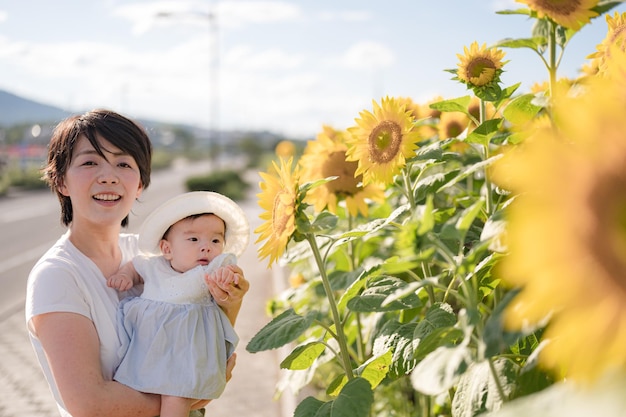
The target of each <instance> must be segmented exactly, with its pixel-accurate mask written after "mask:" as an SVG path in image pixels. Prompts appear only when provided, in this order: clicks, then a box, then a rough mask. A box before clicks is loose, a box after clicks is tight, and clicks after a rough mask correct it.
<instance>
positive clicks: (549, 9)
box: [534, 0, 581, 16]
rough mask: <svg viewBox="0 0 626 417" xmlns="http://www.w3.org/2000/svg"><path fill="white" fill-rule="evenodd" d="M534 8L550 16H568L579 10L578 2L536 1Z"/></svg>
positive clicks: (559, 0)
mask: <svg viewBox="0 0 626 417" xmlns="http://www.w3.org/2000/svg"><path fill="white" fill-rule="evenodd" d="M534 3H535V4H536V7H537V8H539V9H541V10H543V11H544V12H545V13H548V14H552V15H560V16H568V15H570V14H572V13H574V12H576V11H578V10H580V8H581V4H580V0H574V1H572V0H536V1H535V2H534Z"/></svg>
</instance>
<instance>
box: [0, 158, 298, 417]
mask: <svg viewBox="0 0 626 417" xmlns="http://www.w3.org/2000/svg"><path fill="white" fill-rule="evenodd" d="M207 169H208V166H203V164H191V165H190V164H178V165H176V166H175V167H174V168H173V169H171V170H168V171H163V172H155V173H153V175H152V183H151V185H150V187H149V188H148V189H147V190H146V191H145V192H144V194H143V196H142V197H141V199H140V201H138V202H137V203H135V207H134V208H133V210H132V213H131V215H130V219H129V220H130V223H129V228H128V230H129V231H130V232H135V231H137V229H138V227H139V226H140V225H141V223H142V221H143V218H144V217H145V216H146V215H147V214H148V213H150V212H151V211H152V210H153V209H154V208H155V207H156V206H158V205H159V204H161V203H162V202H163V201H165V200H167V199H168V198H170V197H172V196H174V195H176V194H179V193H181V192H184V191H185V189H184V179H185V178H186V177H188V176H189V175H192V174H197V173H200V172H206V170H207ZM256 180H257V179H256V178H255V177H254V178H249V179H248V181H252V182H254V181H256ZM253 190H254V187H253ZM253 193H254V191H253ZM239 203H240V205H241V206H242V208H243V209H244V211H245V212H246V214H247V215H248V219H249V221H250V225H251V229H252V230H254V229H255V228H256V227H258V225H259V222H260V220H259V219H258V215H259V214H260V208H259V207H258V204H257V203H256V199H255V198H254V196H253V194H252V193H251V197H250V198H248V199H247V200H245V201H242V202H239ZM0 226H1V227H2V230H3V233H2V235H0V241H1V242H2V243H1V246H0V285H1V286H2V291H0V417H21V416H24V415H32V416H37V417H55V416H57V415H58V414H57V412H56V407H55V405H54V402H53V401H52V396H51V394H50V392H49V391H48V388H47V386H46V384H45V381H44V380H43V375H42V374H41V371H40V370H39V368H38V364H37V363H36V360H35V356H34V353H33V352H32V348H31V346H30V343H29V341H28V336H27V333H26V328H25V323H24V299H25V287H26V280H27V277H28V272H29V271H30V269H31V268H32V265H33V264H34V262H35V261H36V260H37V259H38V258H39V257H40V256H41V255H42V254H43V253H44V252H45V250H47V249H48V248H49V247H50V246H51V245H52V244H53V243H54V242H55V241H56V239H58V237H59V236H60V235H61V234H62V233H64V231H65V228H64V227H62V226H61V224H60V219H59V203H58V201H57V199H56V196H55V195H54V194H52V193H51V192H49V191H38V192H30V193H22V194H12V195H10V196H8V197H6V198H0ZM253 242H254V235H253V236H252V242H251V245H250V246H249V247H248V249H246V251H245V252H244V254H243V255H242V256H241V257H240V259H239V264H240V265H241V266H242V268H243V269H244V272H246V277H247V278H248V280H249V281H250V283H251V288H250V291H249V292H248V295H246V298H245V300H244V303H243V307H242V310H241V312H240V314H239V318H238V320H237V323H236V325H235V329H236V330H237V333H238V334H239V337H240V344H239V347H238V348H237V354H238V358H237V366H236V368H235V371H234V374H233V378H232V380H231V381H230V382H229V383H228V385H227V386H226V390H225V392H224V394H223V395H222V397H220V399H219V400H216V401H214V402H212V403H211V404H209V406H208V407H207V415H210V416H215V417H221V416H224V417H226V416H242V417H286V416H289V415H292V413H293V409H294V407H295V402H294V398H293V396H292V395H286V394H284V395H283V396H282V397H281V398H280V400H279V401H277V400H275V399H274V398H273V397H274V390H275V387H276V385H277V383H278V381H279V379H280V371H279V365H278V364H279V363H280V360H281V358H280V357H279V356H283V355H285V352H280V351H268V352H260V353H257V354H254V355H253V354H250V353H248V352H246V351H245V346H246V344H247V342H248V341H249V340H250V338H251V337H252V336H254V335H255V334H256V332H258V330H260V329H261V327H263V326H264V325H265V324H266V323H267V322H268V321H269V318H268V317H267V316H266V314H265V304H266V302H267V301H268V300H269V299H270V298H271V297H272V296H273V295H274V294H275V293H276V291H280V289H281V288H282V286H283V285H284V277H283V276H282V274H281V271H278V272H277V271H276V270H274V271H271V270H268V269H266V268H265V267H264V266H261V263H259V261H258V260H257V256H256V251H257V248H256V246H255V245H254V243H253ZM283 357H284V356H283Z"/></svg>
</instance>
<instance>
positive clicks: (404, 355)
mask: <svg viewBox="0 0 626 417" xmlns="http://www.w3.org/2000/svg"><path fill="white" fill-rule="evenodd" d="M416 326H417V323H415V322H411V323H405V324H401V323H400V322H398V321H396V320H389V321H387V322H385V324H384V326H383V328H382V329H381V330H380V333H379V334H378V335H377V336H376V338H375V339H374V348H373V351H372V353H373V354H374V355H382V354H384V353H386V352H388V351H390V350H391V351H392V352H393V356H392V357H391V365H390V367H389V376H390V377H391V378H398V377H401V376H403V375H406V374H407V373H409V372H410V371H411V370H412V369H413V368H414V367H415V365H416V364H417V361H416V360H415V359H413V333H414V332H415V327H416Z"/></svg>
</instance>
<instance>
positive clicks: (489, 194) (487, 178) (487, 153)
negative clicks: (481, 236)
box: [480, 99, 493, 216]
mask: <svg viewBox="0 0 626 417" xmlns="http://www.w3.org/2000/svg"><path fill="white" fill-rule="evenodd" d="M486 114H487V111H486V105H485V101H484V100H483V99H480V124H482V123H484V122H485V119H486ZM483 149H484V152H483V153H484V160H485V161H486V160H487V159H489V157H490V155H491V154H490V150H489V149H490V144H489V142H488V141H487V143H485V144H484V146H483ZM484 173H485V188H486V192H485V194H486V196H487V201H486V205H487V207H486V210H487V216H491V215H492V214H493V196H492V192H491V189H492V188H493V187H492V185H491V176H490V175H489V170H488V169H487V168H486V167H485V171H484Z"/></svg>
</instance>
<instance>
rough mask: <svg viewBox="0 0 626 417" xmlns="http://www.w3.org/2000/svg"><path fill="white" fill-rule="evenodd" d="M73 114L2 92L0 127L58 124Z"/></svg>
mask: <svg viewBox="0 0 626 417" xmlns="http://www.w3.org/2000/svg"><path fill="white" fill-rule="evenodd" d="M70 114H71V112H69V111H66V110H63V109H60V108H58V107H54V106H49V105H47V104H41V103H38V102H36V101H33V100H28V99H25V98H22V97H19V96H16V95H15V94H11V93H8V92H6V91H3V90H0V125H1V126H12V125H15V124H22V123H42V122H58V121H60V120H62V119H64V118H65V117H67V116H69V115H70Z"/></svg>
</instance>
